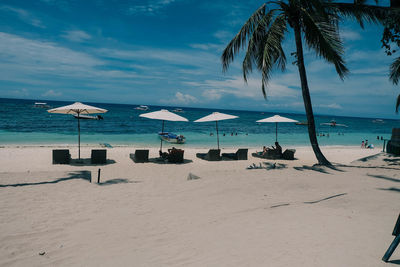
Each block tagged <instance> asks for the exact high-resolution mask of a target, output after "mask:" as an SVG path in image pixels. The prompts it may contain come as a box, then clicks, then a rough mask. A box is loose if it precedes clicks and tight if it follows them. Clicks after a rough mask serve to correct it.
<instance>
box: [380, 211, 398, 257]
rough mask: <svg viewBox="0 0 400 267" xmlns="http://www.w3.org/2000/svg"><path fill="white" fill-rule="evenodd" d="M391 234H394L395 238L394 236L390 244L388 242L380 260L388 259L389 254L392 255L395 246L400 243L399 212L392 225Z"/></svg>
mask: <svg viewBox="0 0 400 267" xmlns="http://www.w3.org/2000/svg"><path fill="white" fill-rule="evenodd" d="M392 235H394V236H395V238H394V240H393V242H392V244H390V246H389V248H388V250H387V251H386V253H385V255H384V256H383V258H382V260H383V261H384V262H388V261H389V259H390V256H392V254H393V252H394V251H395V250H396V248H397V246H398V245H399V243H400V214H399V217H398V218H397V222H396V225H395V226H394V229H393V233H392Z"/></svg>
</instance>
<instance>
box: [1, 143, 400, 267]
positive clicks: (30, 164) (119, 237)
mask: <svg viewBox="0 0 400 267" xmlns="http://www.w3.org/2000/svg"><path fill="white" fill-rule="evenodd" d="M53 148H54V147H52V146H44V147H39V146H25V147H22V146H20V147H18V146H7V147H2V148H0V158H1V161H0V229H1V231H0V265H1V266H374V267H375V266H395V265H398V264H400V249H399V248H398V249H397V250H396V251H395V252H394V253H393V255H392V257H391V260H392V262H391V263H384V262H383V261H382V260H381V258H382V256H383V254H384V253H385V251H386V249H387V248H388V247H389V245H390V243H391V242H392V240H393V236H392V235H391V233H392V230H393V227H394V224H395V222H396V219H397V217H398V215H399V211H400V209H399V207H400V158H398V157H397V158H395V157H389V156H388V155H386V154H384V153H380V149H378V148H376V149H372V150H368V149H360V148H359V147H323V148H322V150H323V152H324V154H325V155H326V156H327V158H328V159H329V160H331V161H332V162H335V163H337V164H341V165H348V166H338V167H337V170H333V169H329V168H322V167H313V164H314V163H316V160H315V158H314V155H313V153H312V151H311V148H309V147H304V148H298V149H297V151H296V154H295V157H296V158H297V160H294V161H284V160H264V159H258V158H254V157H252V156H251V152H255V151H256V149H250V150H249V159H248V160H247V161H221V162H208V161H204V160H201V159H198V158H196V156H195V154H196V152H206V151H207V149H204V148H203V149H195V148H189V149H185V159H187V162H185V163H184V164H160V163H154V162H149V163H134V162H133V161H132V160H131V159H130V158H129V153H133V152H134V150H135V149H136V147H114V148H110V149H107V151H108V152H107V153H108V159H110V160H111V162H110V164H107V165H100V166H93V165H76V164H75V165H53V164H52V162H51V150H52V149H53ZM90 149H91V147H88V146H86V147H83V148H82V152H81V153H82V157H83V158H89V157H90ZM70 151H71V154H72V157H73V158H76V156H77V155H76V154H77V149H76V148H75V147H71V148H70ZM157 151H158V149H157V148H153V149H151V151H150V157H156V156H157V154H158V152H157ZM234 151H236V149H233V148H232V149H224V150H223V151H222V152H234ZM376 154H378V155H377V156H375V157H371V158H369V159H367V160H364V161H356V160H357V159H360V158H365V157H368V156H372V155H376ZM253 163H255V164H256V166H259V164H260V163H261V164H262V165H261V166H263V167H264V168H262V169H250V170H249V169H246V168H247V167H248V166H250V165H251V164H253ZM265 163H269V164H273V163H277V164H276V168H275V169H268V166H270V165H267V164H265ZM99 168H100V169H101V183H100V184H97V183H95V182H93V183H90V178H92V179H93V180H96V179H97V171H98V169H99ZM189 173H191V174H193V175H196V176H198V177H199V179H193V180H188V179H187V178H188V175H189ZM40 254H44V255H40Z"/></svg>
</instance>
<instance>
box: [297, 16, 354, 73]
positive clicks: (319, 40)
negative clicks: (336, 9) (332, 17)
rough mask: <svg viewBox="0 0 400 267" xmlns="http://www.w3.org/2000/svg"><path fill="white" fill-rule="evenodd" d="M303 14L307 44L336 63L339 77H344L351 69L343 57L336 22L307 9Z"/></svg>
mask: <svg viewBox="0 0 400 267" xmlns="http://www.w3.org/2000/svg"><path fill="white" fill-rule="evenodd" d="M301 16H302V28H303V32H304V36H305V41H306V43H307V45H308V46H309V47H310V48H313V49H314V50H315V52H316V53H317V55H318V56H320V57H323V58H324V59H325V60H326V61H328V62H330V63H332V64H334V65H335V68H336V72H337V73H338V75H339V77H340V78H341V79H344V77H345V76H346V74H347V73H348V72H349V70H348V69H347V67H346V66H345V61H344V59H343V58H342V55H343V54H344V49H343V44H342V41H341V40H340V36H339V34H338V28H337V26H336V23H335V22H334V23H331V22H329V21H326V20H325V19H319V18H318V16H315V15H314V16H312V15H311V14H310V13H309V12H308V11H307V10H301Z"/></svg>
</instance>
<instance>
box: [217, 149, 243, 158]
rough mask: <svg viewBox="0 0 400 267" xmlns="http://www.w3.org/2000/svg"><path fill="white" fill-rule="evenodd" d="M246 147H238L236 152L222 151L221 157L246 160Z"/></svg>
mask: <svg viewBox="0 0 400 267" xmlns="http://www.w3.org/2000/svg"><path fill="white" fill-rule="evenodd" d="M247 151H248V149H247V148H240V149H238V151H236V153H222V157H224V158H228V159H233V160H247Z"/></svg>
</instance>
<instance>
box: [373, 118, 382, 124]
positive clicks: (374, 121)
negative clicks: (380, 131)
mask: <svg viewBox="0 0 400 267" xmlns="http://www.w3.org/2000/svg"><path fill="white" fill-rule="evenodd" d="M372 122H373V123H379V124H381V123H385V122H384V121H383V120H381V119H375V120H372Z"/></svg>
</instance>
